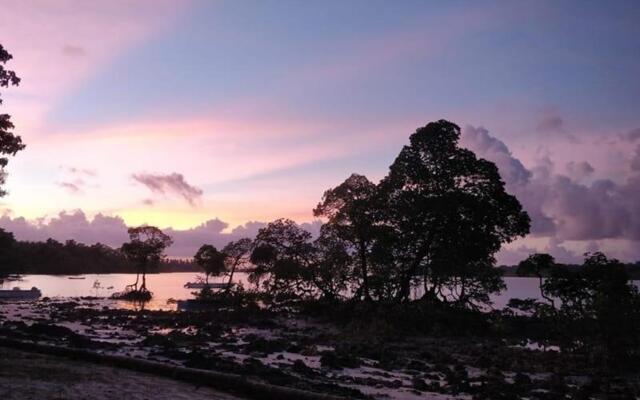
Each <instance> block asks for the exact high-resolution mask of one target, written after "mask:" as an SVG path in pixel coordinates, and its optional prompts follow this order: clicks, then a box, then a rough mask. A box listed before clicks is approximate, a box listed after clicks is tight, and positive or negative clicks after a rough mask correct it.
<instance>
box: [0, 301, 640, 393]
mask: <svg viewBox="0 0 640 400" xmlns="http://www.w3.org/2000/svg"><path fill="white" fill-rule="evenodd" d="M110 306H111V304H110V303H109V300H106V299H66V300H60V299H58V300H49V299H43V300H41V301H38V302H32V303H14V304H3V305H0V335H2V336H4V337H10V338H14V339H19V340H28V341H37V342H43V343H51V344H56V345H60V346H69V347H74V348H82V349H88V350H91V351H95V352H100V353H105V354H118V355H126V356H130V357H138V358H143V359H146V360H154V361H160V362H163V363H168V364H172V365H182V366H186V367H191V368H199V369H205V370H214V371H220V372H228V373H235V374H240V375H243V376H249V377H253V378H256V379H259V380H262V381H264V382H267V383H270V384H273V385H280V386H286V387H291V388H299V389H305V390H311V391H315V392H320V393H327V394H334V395H338V396H344V397H350V398H375V399H465V398H467V399H521V398H528V399H560V398H584V399H588V398H599V397H598V394H599V393H601V392H602V388H603V385H607V391H608V393H613V394H615V395H616V396H619V397H618V398H630V397H628V396H631V397H633V396H634V394H637V393H639V390H638V381H637V379H636V378H635V377H625V378H621V377H598V376H595V375H594V373H593V371H591V370H589V369H588V368H586V367H584V364H583V363H582V362H581V360H580V359H578V358H576V357H574V356H568V355H565V354H561V353H560V352H558V351H557V350H555V349H554V348H553V347H549V348H543V347H540V346H536V344H535V343H530V342H522V341H510V340H505V339H499V338H491V337H486V336H480V335H479V336H476V337H469V336H434V337H431V336H401V337H390V336H388V335H385V334H384V332H383V331H382V329H381V330H380V331H379V332H375V331H373V332H372V331H368V334H365V332H363V331H361V330H358V329H356V328H353V327H345V326H342V325H338V324H332V323H328V322H326V321H322V320H318V319H315V318H311V317H303V316H300V315H298V314H291V313H286V312H273V311H267V310H264V309H260V308H253V307H248V308H240V309H233V308H228V309H224V308H223V309H217V310H215V311H200V312H169V311H132V310H122V309H114V308H111V307H110ZM3 398H4V397H3Z"/></svg>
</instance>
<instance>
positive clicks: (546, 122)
mask: <svg viewBox="0 0 640 400" xmlns="http://www.w3.org/2000/svg"><path fill="white" fill-rule="evenodd" d="M536 131H538V132H539V133H541V134H543V135H553V136H556V137H559V138H564V139H566V140H568V141H570V142H578V139H577V138H576V137H575V135H573V134H572V133H570V132H568V131H567V127H566V121H565V120H564V118H563V117H562V116H561V115H560V114H559V113H558V111H557V110H555V109H553V108H549V109H547V110H545V111H543V112H542V113H541V114H540V116H539V117H538V121H537V122H536Z"/></svg>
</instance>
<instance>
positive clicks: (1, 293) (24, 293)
mask: <svg viewBox="0 0 640 400" xmlns="http://www.w3.org/2000/svg"><path fill="white" fill-rule="evenodd" d="M40 296H42V292H40V289H38V288H36V287H32V288H31V289H29V290H24V289H20V288H19V287H14V288H13V289H11V290H8V289H5V290H0V300H35V299H37V298H39V297H40Z"/></svg>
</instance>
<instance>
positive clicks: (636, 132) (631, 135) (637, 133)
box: [624, 128, 640, 142]
mask: <svg viewBox="0 0 640 400" xmlns="http://www.w3.org/2000/svg"><path fill="white" fill-rule="evenodd" d="M624 138H625V139H626V140H628V141H629V142H635V141H636V140H638V139H640V128H636V129H633V130H630V131H629V132H627V134H626V135H624Z"/></svg>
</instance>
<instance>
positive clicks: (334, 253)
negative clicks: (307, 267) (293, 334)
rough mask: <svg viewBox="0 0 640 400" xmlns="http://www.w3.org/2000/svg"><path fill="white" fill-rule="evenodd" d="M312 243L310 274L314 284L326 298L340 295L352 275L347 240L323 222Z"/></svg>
mask: <svg viewBox="0 0 640 400" xmlns="http://www.w3.org/2000/svg"><path fill="white" fill-rule="evenodd" d="M313 245H314V250H315V251H314V254H315V258H314V260H313V262H312V275H311V276H312V280H313V283H314V285H315V286H316V287H317V288H318V290H319V291H320V292H321V293H322V296H323V297H324V298H326V299H329V300H335V299H337V298H340V297H342V296H343V295H345V294H346V292H347V290H348V284H349V282H351V281H352V279H353V276H354V270H353V256H352V255H351V254H350V252H349V246H348V245H347V242H345V241H344V240H342V239H341V238H340V237H338V235H337V234H336V232H335V231H334V230H333V226H332V225H329V224H325V225H323V226H322V228H321V230H320V236H319V237H318V238H317V239H316V240H315V241H314V243H313Z"/></svg>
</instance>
